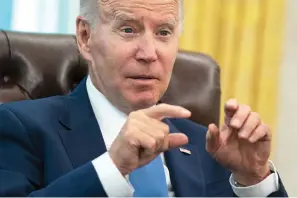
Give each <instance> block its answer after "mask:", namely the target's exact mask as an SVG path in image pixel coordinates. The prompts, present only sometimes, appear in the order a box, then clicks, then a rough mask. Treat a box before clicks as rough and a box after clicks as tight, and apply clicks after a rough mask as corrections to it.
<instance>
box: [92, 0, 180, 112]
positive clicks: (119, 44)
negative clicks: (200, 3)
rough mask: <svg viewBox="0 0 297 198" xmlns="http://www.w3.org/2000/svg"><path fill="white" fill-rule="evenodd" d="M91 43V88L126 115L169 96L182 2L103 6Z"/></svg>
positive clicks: (104, 0)
mask: <svg viewBox="0 0 297 198" xmlns="http://www.w3.org/2000/svg"><path fill="white" fill-rule="evenodd" d="M99 4H100V6H99V7H100V11H99V12H100V21H99V23H98V24H97V27H96V28H95V30H92V32H91V34H90V38H89V41H88V42H89V53H90V56H89V57H90V58H89V59H90V60H89V61H90V62H91V67H90V74H91V78H92V81H93V83H94V84H95V86H96V87H97V89H99V90H100V91H101V92H102V93H103V94H104V95H105V96H106V97H107V98H108V99H109V100H110V101H111V102H112V103H113V105H115V106H116V107H118V108H119V109H120V110H122V111H124V112H126V113H128V112H130V111H133V110H137V109H142V108H147V107H150V106H152V105H154V104H156V103H157V102H158V100H159V99H160V98H161V97H162V95H163V94H164V92H165V91H166V89H167V87H168V84H169V81H170V77H171V73H172V69H173V65H174V62H175V58H176V55H177V51H178V23H179V22H178V20H179V18H178V16H179V14H178V0H100V1H99Z"/></svg>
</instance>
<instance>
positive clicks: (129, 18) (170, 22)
mask: <svg viewBox="0 0 297 198" xmlns="http://www.w3.org/2000/svg"><path fill="white" fill-rule="evenodd" d="M113 19H114V21H115V22H116V23H117V24H119V23H121V22H123V21H124V22H125V21H126V22H136V23H138V21H139V20H138V19H137V18H136V17H135V16H133V15H132V14H131V15H129V14H126V13H121V14H118V15H114V16H113ZM177 23H178V21H176V20H175V19H169V20H162V21H160V24H161V25H160V26H168V27H169V28H172V29H174V27H176V25H177Z"/></svg>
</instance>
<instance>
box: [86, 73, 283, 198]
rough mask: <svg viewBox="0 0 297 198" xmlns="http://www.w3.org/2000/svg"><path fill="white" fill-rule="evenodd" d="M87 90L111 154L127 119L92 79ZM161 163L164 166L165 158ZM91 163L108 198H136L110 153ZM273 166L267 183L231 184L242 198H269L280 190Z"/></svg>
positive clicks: (169, 186) (170, 191) (266, 180)
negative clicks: (238, 185)
mask: <svg viewBox="0 0 297 198" xmlns="http://www.w3.org/2000/svg"><path fill="white" fill-rule="evenodd" d="M86 86H87V92H88V96H89V99H90V103H91V106H92V109H93V111H94V114H95V117H96V119H97V121H98V124H99V126H100V129H101V133H102V136H103V139H104V142H105V146H106V148H107V150H108V149H109V148H110V146H111V144H112V143H113V141H114V140H115V138H116V137H117V135H118V133H119V132H120V130H121V128H122V126H123V125H124V123H125V122H126V119H127V115H125V114H124V113H122V112H120V111H119V110H118V109H117V108H115V107H114V106H113V105H112V104H111V103H110V102H109V101H108V100H107V98H106V97H105V96H104V95H103V94H101V93H100V92H99V91H98V90H97V89H96V88H95V86H94V85H93V83H92V81H91V79H90V77H88V79H87V83H86ZM98 133H99V131H98ZM162 159H163V163H164V157H163V154H162ZM92 163H93V165H94V168H95V170H96V172H97V174H98V177H99V179H100V181H101V184H102V186H103V188H104V189H105V192H106V194H107V195H108V196H109V197H133V191H134V189H133V186H132V185H131V184H130V183H129V181H128V179H127V178H125V177H123V176H122V174H121V173H120V171H119V170H118V168H117V167H116V166H115V164H114V163H113V161H112V160H111V158H110V156H109V154H108V153H107V152H106V153H104V154H103V155H101V156H99V157H98V158H96V159H95V160H93V161H92ZM270 166H271V170H273V171H274V172H275V173H272V174H271V175H270V176H268V177H267V178H266V179H265V180H264V181H262V182H260V183H258V184H256V185H253V186H249V187H237V186H236V185H235V182H234V180H233V178H232V175H231V177H230V180H229V181H230V185H231V186H232V189H233V191H234V193H235V194H236V195H237V196H239V197H249V196H252V197H266V196H268V195H269V194H271V193H273V192H275V191H277V190H278V189H279V181H278V175H277V174H276V169H275V167H274V165H273V164H272V162H270ZM164 170H165V175H166V182H167V186H168V193H169V197H174V192H173V189H172V185H171V182H170V175H169V174H170V173H169V170H168V168H167V166H166V165H165V163H164ZM127 177H128V176H127Z"/></svg>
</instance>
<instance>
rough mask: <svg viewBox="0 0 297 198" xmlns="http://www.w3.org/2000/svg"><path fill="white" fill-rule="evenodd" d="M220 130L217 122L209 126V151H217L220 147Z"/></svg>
mask: <svg viewBox="0 0 297 198" xmlns="http://www.w3.org/2000/svg"><path fill="white" fill-rule="evenodd" d="M220 144H221V141H220V131H219V129H218V127H217V126H216V125H215V124H210V125H209V126H208V131H207V133H206V150H207V152H209V153H215V152H216V151H217V150H218V149H219V147H220Z"/></svg>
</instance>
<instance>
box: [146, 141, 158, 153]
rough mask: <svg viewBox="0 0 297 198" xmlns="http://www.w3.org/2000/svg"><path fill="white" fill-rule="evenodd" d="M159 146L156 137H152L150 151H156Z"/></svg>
mask: <svg viewBox="0 0 297 198" xmlns="http://www.w3.org/2000/svg"><path fill="white" fill-rule="evenodd" d="M156 148H157V140H156V139H151V140H150V141H149V142H148V149H149V150H150V151H155V150H156Z"/></svg>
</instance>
